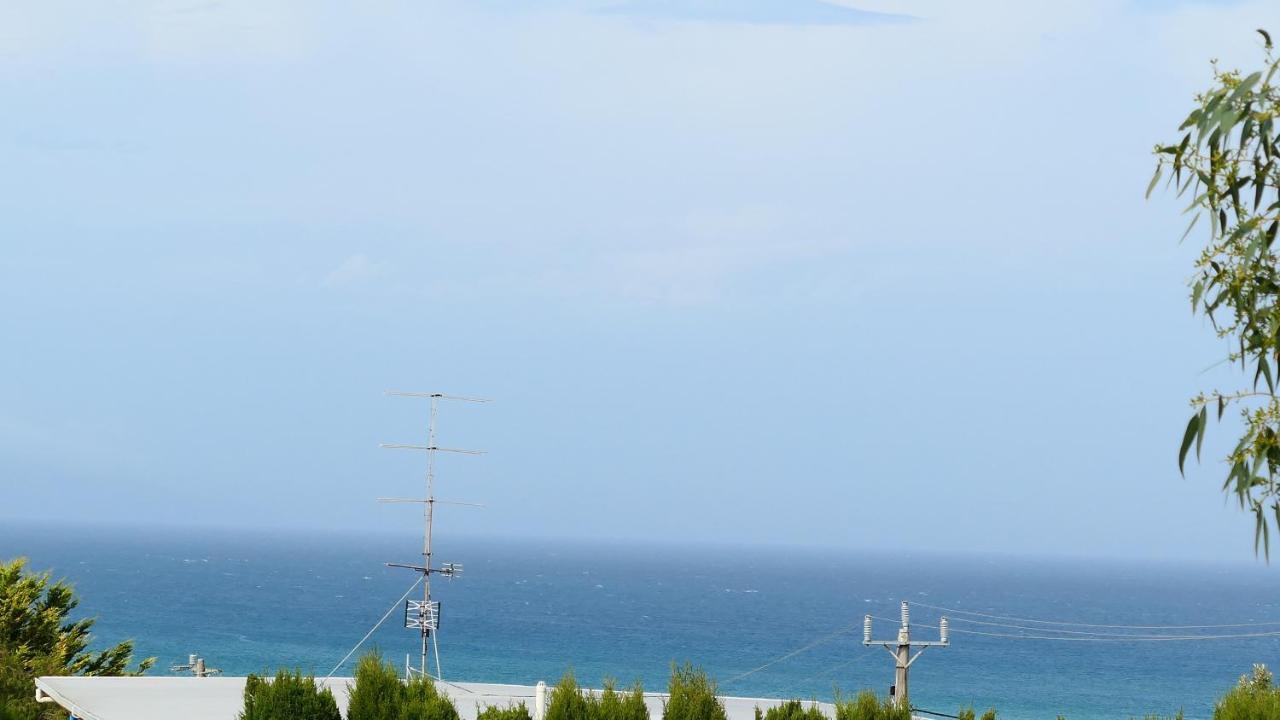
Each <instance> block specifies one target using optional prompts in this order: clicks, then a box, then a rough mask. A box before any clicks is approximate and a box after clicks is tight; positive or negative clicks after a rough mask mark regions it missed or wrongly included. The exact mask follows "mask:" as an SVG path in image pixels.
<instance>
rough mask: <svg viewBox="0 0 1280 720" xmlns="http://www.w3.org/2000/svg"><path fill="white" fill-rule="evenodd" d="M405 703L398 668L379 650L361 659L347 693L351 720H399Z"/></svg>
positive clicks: (348, 715)
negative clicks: (353, 681)
mask: <svg viewBox="0 0 1280 720" xmlns="http://www.w3.org/2000/svg"><path fill="white" fill-rule="evenodd" d="M404 701H405V686H404V683H402V682H400V674H399V673H398V672H397V671H396V668H395V666H394V665H391V664H390V663H388V662H386V661H384V660H383V659H382V655H381V654H380V653H379V652H378V651H377V650H373V651H371V652H368V653H366V654H365V655H364V656H363V657H361V658H360V662H359V663H358V664H357V665H356V679H355V684H354V685H353V686H352V687H351V689H350V690H349V691H348V692H347V720H399V717H400V708H401V706H403V705H404Z"/></svg>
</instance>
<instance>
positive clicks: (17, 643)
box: [0, 558, 155, 720]
mask: <svg viewBox="0 0 1280 720" xmlns="http://www.w3.org/2000/svg"><path fill="white" fill-rule="evenodd" d="M78 603H79V601H78V600H77V599H76V596H75V592H74V591H73V590H72V588H71V586H70V585H68V584H67V583H66V582H64V581H61V580H59V581H56V582H54V581H52V580H51V579H50V576H49V573H34V572H31V571H29V570H28V569H27V566H26V560H25V559H22V558H18V559H16V560H12V561H9V562H0V720H37V719H40V720H43V719H45V718H54V717H65V714H66V713H65V711H63V710H61V709H60V708H57V707H56V706H51V705H41V704H39V703H36V701H35V692H36V689H35V678H36V677H38V676H40V675H139V674H142V673H143V672H145V671H146V670H147V669H148V668H150V667H151V666H152V665H153V664H155V658H148V659H146V660H143V661H141V662H140V663H138V665H137V666H136V668H134V669H133V670H130V669H129V665H130V663H131V662H132V660H133V643H131V642H122V643H120V644H119V645H115V646H113V647H110V648H107V649H106V650H102V651H100V652H90V651H89V650H88V647H89V643H90V642H91V641H92V640H93V636H92V634H91V632H90V631H91V630H92V629H93V622H94V621H93V618H84V619H80V620H71V619H70V616H71V613H72V611H74V610H75V609H76V605H77V604H78Z"/></svg>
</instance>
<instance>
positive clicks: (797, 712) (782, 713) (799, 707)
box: [756, 700, 827, 720]
mask: <svg viewBox="0 0 1280 720" xmlns="http://www.w3.org/2000/svg"><path fill="white" fill-rule="evenodd" d="M756 720H827V716H826V715H823V714H822V711H821V710H819V709H818V705H817V703H813V704H810V705H809V707H805V706H804V703H802V702H800V701H799V700H788V701H786V702H784V703H782V704H781V705H775V706H773V707H771V708H769V709H768V710H765V711H764V712H761V711H760V707H759V706H757V707H756Z"/></svg>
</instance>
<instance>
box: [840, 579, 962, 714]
mask: <svg viewBox="0 0 1280 720" xmlns="http://www.w3.org/2000/svg"><path fill="white" fill-rule="evenodd" d="M862 644H863V645H868V646H870V645H880V646H882V647H884V649H886V650H888V651H889V654H890V655H892V656H893V666H894V671H893V686H892V687H891V688H889V694H890V695H891V696H892V697H893V701H894V704H896V705H898V706H899V707H905V708H907V709H908V710H910V709H911V699H910V697H909V694H908V693H909V691H908V681H909V680H910V672H911V665H912V663H914V662H915V661H916V660H917V659H918V658H919V657H920V655H921V654H923V653H924V651H925V650H926V649H927V648H931V647H947V646H948V645H950V644H951V639H950V638H949V637H948V625H947V619H946V618H945V617H944V618H942V620H941V621H940V622H939V623H938V639H937V640H918V641H915V642H912V640H911V609H910V607H908V606H907V603H906V601H905V600H904V601H903V602H902V627H900V628H898V638H897V639H896V640H872V639H871V616H870V615H867V616H866V617H865V618H863V620H862ZM912 646H914V647H917V648H919V650H917V651H916V654H915V655H912V654H911V648H912Z"/></svg>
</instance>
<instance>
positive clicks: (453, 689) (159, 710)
mask: <svg viewBox="0 0 1280 720" xmlns="http://www.w3.org/2000/svg"><path fill="white" fill-rule="evenodd" d="M244 682H245V679H244V678H242V677H210V678H196V677H39V678H36V687H37V688H38V689H39V691H40V692H41V693H43V694H44V695H45V696H47V697H48V698H49V699H51V700H52V701H53V702H56V703H57V704H59V705H61V706H62V707H63V708H65V709H66V710H67V711H68V712H70V713H71V714H72V715H74V716H75V717H77V718H80V719H81V720H173V718H174V717H180V718H182V720H236V717H237V716H238V715H239V714H240V710H241V709H242V708H243V707H244ZM321 682H323V683H324V684H325V685H326V686H327V687H329V689H331V690H333V697H334V699H335V700H337V701H338V709H339V710H341V711H342V713H343V715H345V714H346V710H347V688H348V686H349V685H350V683H351V678H331V679H329V680H323V681H321ZM437 687H438V688H440V690H441V691H442V692H443V693H445V694H447V695H448V696H449V697H450V698H452V699H453V701H454V704H455V705H457V707H458V714H459V715H461V716H462V720H475V717H476V713H477V710H478V709H479V708H484V707H487V706H489V705H498V706H501V707H505V706H507V705H511V704H515V703H521V702H523V703H524V704H525V705H526V706H527V707H528V708H529V713H530V714H531V715H532V714H533V711H534V693H535V692H536V689H535V688H534V686H532V685H495V684H490V683H466V682H463V683H453V682H442V683H438V684H437ZM548 693H550V688H548ZM665 699H666V695H664V694H661V693H645V704H646V705H648V706H649V714H650V717H652V718H654V719H655V720H657V719H659V718H661V717H662V705H663V701H664V700H665ZM721 699H722V700H723V701H724V706H725V711H726V713H727V714H728V716H729V720H753V718H754V716H755V709H756V707H759V708H761V709H762V710H763V709H767V708H770V707H773V706H774V705H777V704H779V703H781V702H782V701H781V700H769V699H763V698H739V697H724V698H721ZM819 707H821V708H822V710H823V712H825V713H826V714H827V716H828V717H835V709H834V708H833V707H832V706H831V705H829V704H826V703H819Z"/></svg>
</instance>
